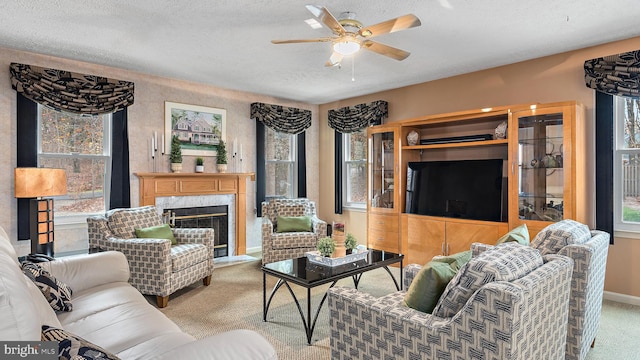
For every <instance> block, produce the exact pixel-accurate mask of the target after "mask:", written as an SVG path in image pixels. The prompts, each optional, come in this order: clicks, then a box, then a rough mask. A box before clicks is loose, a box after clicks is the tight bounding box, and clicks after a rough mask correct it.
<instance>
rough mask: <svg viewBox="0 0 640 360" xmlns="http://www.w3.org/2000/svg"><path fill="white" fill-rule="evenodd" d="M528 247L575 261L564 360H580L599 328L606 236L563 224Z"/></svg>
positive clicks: (581, 226) (548, 229) (546, 230)
mask: <svg viewBox="0 0 640 360" xmlns="http://www.w3.org/2000/svg"><path fill="white" fill-rule="evenodd" d="M531 246H532V247H534V248H537V249H539V250H540V252H541V253H543V254H558V255H565V256H568V257H570V258H572V259H573V261H574V266H573V277H572V278H571V295H570V300H569V324H568V328H567V330H568V331H567V353H566V359H571V360H583V359H585V358H586V356H587V353H588V352H589V349H590V348H591V347H593V346H594V344H595V339H596V334H597V332H598V327H599V326H600V313H601V312H602V296H603V293H604V276H605V271H606V267H607V254H608V251H609V234H608V233H606V232H604V231H599V230H589V228H588V227H587V226H586V225H584V224H580V223H578V222H576V221H573V220H563V221H560V222H557V223H555V224H552V225H549V226H548V227H546V228H544V229H543V230H542V231H540V232H539V233H538V235H537V236H536V238H535V239H534V240H533V241H532V243H531Z"/></svg>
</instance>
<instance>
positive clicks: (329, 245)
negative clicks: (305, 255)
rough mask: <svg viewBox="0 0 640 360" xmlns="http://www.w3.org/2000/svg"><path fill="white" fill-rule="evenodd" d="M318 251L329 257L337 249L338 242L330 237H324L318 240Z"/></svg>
mask: <svg viewBox="0 0 640 360" xmlns="http://www.w3.org/2000/svg"><path fill="white" fill-rule="evenodd" d="M317 248H318V251H319V252H320V255H322V256H326V257H329V256H331V254H333V252H334V251H335V250H336V243H335V241H333V239H332V238H330V237H328V236H327V237H323V238H320V240H318V245H317Z"/></svg>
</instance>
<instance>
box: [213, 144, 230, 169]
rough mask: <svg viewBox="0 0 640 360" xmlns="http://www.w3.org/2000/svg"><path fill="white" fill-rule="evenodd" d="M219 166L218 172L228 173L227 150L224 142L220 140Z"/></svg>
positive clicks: (217, 161)
mask: <svg viewBox="0 0 640 360" xmlns="http://www.w3.org/2000/svg"><path fill="white" fill-rule="evenodd" d="M216 163H217V164H218V172H221V173H223V172H227V148H226V147H225V145H224V140H220V143H219V144H218V158H217V159H216Z"/></svg>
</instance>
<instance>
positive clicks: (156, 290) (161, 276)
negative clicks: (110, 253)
mask: <svg viewBox="0 0 640 360" xmlns="http://www.w3.org/2000/svg"><path fill="white" fill-rule="evenodd" d="M87 225H88V228H89V249H90V250H91V251H96V250H97V251H106V250H115V251H120V252H122V253H123V254H124V255H125V256H126V258H127V260H128V261H129V268H130V270H131V277H130V279H129V282H130V283H131V284H132V285H133V286H134V287H136V288H137V289H138V291H140V292H141V293H142V294H145V295H155V296H156V300H157V303H158V307H161V308H162V307H165V306H167V303H168V301H169V295H170V294H172V293H173V292H175V291H176V290H179V289H182V288H183V287H185V286H187V285H190V284H192V283H194V282H195V281H198V280H200V279H202V281H203V283H204V285H205V286H208V285H209V283H210V282H211V273H212V272H213V229H184V228H177V229H172V232H173V235H174V237H175V238H176V241H177V245H173V246H172V245H171V240H167V239H145V238H136V234H135V229H140V228H146V227H151V226H157V225H162V218H161V216H160V214H158V211H157V209H156V207H155V206H144V207H140V208H131V209H115V210H110V211H108V212H107V213H106V214H105V215H100V216H93V217H89V218H87Z"/></svg>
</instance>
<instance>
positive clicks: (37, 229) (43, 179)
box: [14, 167, 67, 256]
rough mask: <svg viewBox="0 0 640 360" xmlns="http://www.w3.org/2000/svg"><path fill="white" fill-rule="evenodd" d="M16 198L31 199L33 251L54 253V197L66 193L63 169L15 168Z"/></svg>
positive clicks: (47, 253) (30, 219)
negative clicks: (52, 197)
mask: <svg viewBox="0 0 640 360" xmlns="http://www.w3.org/2000/svg"><path fill="white" fill-rule="evenodd" d="M14 175H15V197H16V198H29V199H31V201H30V202H29V236H30V238H31V253H32V254H46V255H49V256H53V240H54V234H53V199H51V198H46V197H47V196H57V195H65V194H66V193H67V174H66V173H65V171H64V169H51V168H33V167H23V168H15V171H14Z"/></svg>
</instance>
